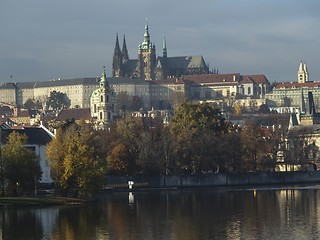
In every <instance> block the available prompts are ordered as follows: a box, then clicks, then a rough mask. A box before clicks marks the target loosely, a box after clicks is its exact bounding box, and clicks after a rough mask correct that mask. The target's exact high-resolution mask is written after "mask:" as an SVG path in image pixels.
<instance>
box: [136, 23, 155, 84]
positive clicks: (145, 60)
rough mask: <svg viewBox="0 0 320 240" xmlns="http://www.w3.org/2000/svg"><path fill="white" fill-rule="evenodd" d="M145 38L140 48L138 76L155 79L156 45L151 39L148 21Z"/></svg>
mask: <svg viewBox="0 0 320 240" xmlns="http://www.w3.org/2000/svg"><path fill="white" fill-rule="evenodd" d="M143 36H144V40H143V42H142V43H141V44H140V45H139V49H138V66H137V71H138V74H137V75H138V77H140V78H143V79H145V80H152V79H155V65H156V46H155V45H154V44H152V43H151V41H150V34H149V27H148V23H147V21H146V25H145V31H144V35H143Z"/></svg>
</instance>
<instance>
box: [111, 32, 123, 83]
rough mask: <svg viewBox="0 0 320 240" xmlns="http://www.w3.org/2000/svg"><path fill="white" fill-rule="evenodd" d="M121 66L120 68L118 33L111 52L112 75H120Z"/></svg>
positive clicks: (120, 54) (120, 56)
mask: <svg viewBox="0 0 320 240" xmlns="http://www.w3.org/2000/svg"><path fill="white" fill-rule="evenodd" d="M121 68H122V53H121V50H120V45H119V38H118V33H117V36H116V45H115V47H114V53H113V62H112V75H113V77H120V76H121Z"/></svg>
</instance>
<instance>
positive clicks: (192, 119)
mask: <svg viewBox="0 0 320 240" xmlns="http://www.w3.org/2000/svg"><path fill="white" fill-rule="evenodd" d="M227 126H228V125H227V124H226V123H225V119H224V117H223V116H222V114H221V112H220V110H219V109H216V108H212V107H210V106H209V104H208V103H203V104H191V103H189V102H184V103H183V104H182V105H181V106H180V107H179V109H178V110H177V111H176V113H175V115H174V116H173V118H172V120H171V131H172V132H173V133H179V132H181V131H183V130H192V129H204V130H206V131H207V130H210V131H213V133H214V134H221V133H223V132H226V131H227V130H228V128H227Z"/></svg>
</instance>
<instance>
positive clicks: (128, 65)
mask: <svg viewBox="0 0 320 240" xmlns="http://www.w3.org/2000/svg"><path fill="white" fill-rule="evenodd" d="M143 37H144V39H143V42H142V43H141V44H140V45H139V47H138V58H137V59H129V54H128V49H127V45H126V39H125V37H124V38H123V46H122V50H121V49H120V45H119V39H118V35H117V37H116V44H115V48H114V54H113V64H112V75H113V77H116V78H117V77H132V78H142V79H145V80H161V79H166V78H168V77H181V76H183V75H200V74H208V73H209V68H208V66H207V64H206V63H205V61H204V59H203V57H202V56H182V57H168V56H167V44H166V39H165V38H164V40H163V48H162V56H158V57H157V56H156V46H155V44H153V43H152V42H151V39H150V34H149V26H148V23H146V25H145V32H144V35H143Z"/></svg>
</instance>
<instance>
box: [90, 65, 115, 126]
mask: <svg viewBox="0 0 320 240" xmlns="http://www.w3.org/2000/svg"><path fill="white" fill-rule="evenodd" d="M90 112H91V117H92V118H93V121H94V125H95V128H96V129H105V127H106V126H107V125H108V124H109V123H111V122H112V121H113V119H114V117H115V115H116V94H115V92H114V90H113V88H112V87H110V85H109V83H108V81H107V77H106V72H105V67H104V68H103V71H102V75H101V78H100V82H99V88H98V89H96V90H95V91H93V92H92V94H91V97H90Z"/></svg>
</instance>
